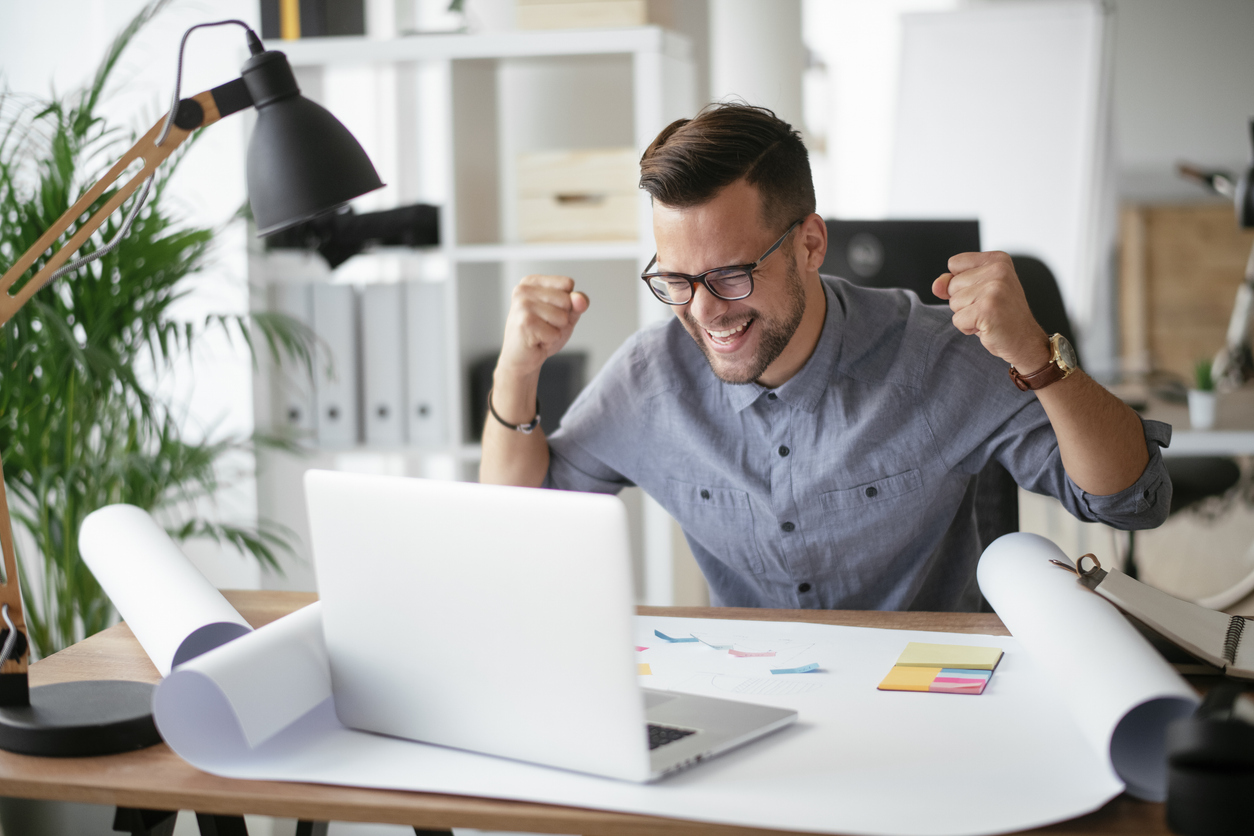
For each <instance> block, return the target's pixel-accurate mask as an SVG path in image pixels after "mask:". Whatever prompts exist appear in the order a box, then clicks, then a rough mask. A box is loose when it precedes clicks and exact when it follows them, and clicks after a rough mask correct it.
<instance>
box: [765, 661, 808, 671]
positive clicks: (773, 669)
mask: <svg viewBox="0 0 1254 836" xmlns="http://www.w3.org/2000/svg"><path fill="white" fill-rule="evenodd" d="M818 669H819V663H818V662H811V663H810V664H808V665H802V666H801V667H799V668H772V669H771V673H810V672H811V671H817V670H818Z"/></svg>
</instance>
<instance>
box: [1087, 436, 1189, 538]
mask: <svg viewBox="0 0 1254 836" xmlns="http://www.w3.org/2000/svg"><path fill="white" fill-rule="evenodd" d="M1141 425H1142V427H1143V429H1144V431H1145V446H1146V448H1147V449H1148V450H1149V463H1148V464H1146V465H1145V470H1144V471H1143V472H1142V473H1141V478H1139V479H1137V480H1136V482H1134V483H1133V484H1132V485H1131V486H1130V487H1128V488H1125V489H1124V490H1122V491H1120V492H1119V493H1113V494H1110V495H1108V496H1098V495H1097V494H1091V493H1086V492H1085V491H1083V490H1081V489H1080V487H1079V486H1078V485H1077V484H1076V483H1075V482H1073V481H1071V477H1070V476H1068V477H1067V488H1068V490H1069V491H1070V492H1071V497H1072V499H1073V501H1074V503H1075V504H1076V505H1077V506H1078V507H1079V508H1080V509H1081V510H1082V513H1083V515H1084V516H1086V517H1088V518H1089V519H1091V520H1093V521H1095V522H1103V523H1106V524H1107V525H1109V526H1112V527H1114V528H1119V529H1123V530H1125V531H1126V530H1134V529H1143V528H1155V527H1157V526H1160V525H1162V524H1163V522H1164V521H1165V520H1166V519H1167V512H1168V511H1169V510H1170V509H1171V478H1170V477H1169V476H1168V475H1167V466H1166V465H1165V464H1164V463H1163V454H1162V448H1163V447H1168V446H1170V444H1171V425H1170V424H1164V423H1163V422H1161V421H1147V420H1145V419H1144V418H1142V419H1141Z"/></svg>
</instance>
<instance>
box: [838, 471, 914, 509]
mask: <svg viewBox="0 0 1254 836" xmlns="http://www.w3.org/2000/svg"><path fill="white" fill-rule="evenodd" d="M922 486H923V477H921V476H920V475H919V471H917V470H907V471H905V472H904V473H898V474H897V475H895V476H885V477H884V478H882V479H876V480H875V481H874V482H867V483H865V484H862V485H858V486H857V487H856V488H845V489H843V490H839V491H828V492H827V493H824V494H820V495H819V499H820V500H821V501H822V503H823V507H824V508H825V509H827V510H829V511H847V510H850V509H858V508H860V509H864V510H866V511H872V510H874V508H876V507H880V508H886V507H887V506H889V505H891V504H892V500H893V499H895V498H897V497H899V496H902V495H903V494H908V493H910V492H911V491H914V490H918V489H919V488H921V487H922Z"/></svg>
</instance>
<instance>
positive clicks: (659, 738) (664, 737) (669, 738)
mask: <svg viewBox="0 0 1254 836" xmlns="http://www.w3.org/2000/svg"><path fill="white" fill-rule="evenodd" d="M648 726H649V748H650V749H657V748H658V747H659V746H665V745H666V744H667V743H674V742H675V741H676V740H679V739H680V738H684V737H687V736H688V735H690V734H696V732H695V731H693V730H692V729H675V728H671V727H670V726H655V725H653V724H652V723H649V724H648Z"/></svg>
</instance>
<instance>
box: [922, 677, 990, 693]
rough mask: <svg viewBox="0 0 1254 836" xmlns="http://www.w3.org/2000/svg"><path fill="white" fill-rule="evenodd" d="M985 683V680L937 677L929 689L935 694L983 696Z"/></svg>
mask: <svg viewBox="0 0 1254 836" xmlns="http://www.w3.org/2000/svg"><path fill="white" fill-rule="evenodd" d="M985 684H986V683H985V681H984V680H983V679H952V678H948V677H946V678H941V677H939V676H938V677H936V679H934V680H932V684H931V686H930V687H929V688H928V690H929V691H932V692H933V693H948V694H982V693H984V686H985Z"/></svg>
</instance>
